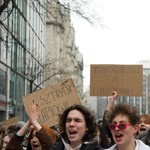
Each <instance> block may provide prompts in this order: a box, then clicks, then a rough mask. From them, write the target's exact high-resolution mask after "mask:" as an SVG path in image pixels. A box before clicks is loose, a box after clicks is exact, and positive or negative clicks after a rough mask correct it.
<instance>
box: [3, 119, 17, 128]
mask: <svg viewBox="0 0 150 150" xmlns="http://www.w3.org/2000/svg"><path fill="white" fill-rule="evenodd" d="M18 121H20V119H19V117H13V118H10V119H8V120H5V121H2V122H0V126H2V127H4V128H5V129H7V128H8V127H9V126H12V125H15V124H16V123H17V122H18Z"/></svg>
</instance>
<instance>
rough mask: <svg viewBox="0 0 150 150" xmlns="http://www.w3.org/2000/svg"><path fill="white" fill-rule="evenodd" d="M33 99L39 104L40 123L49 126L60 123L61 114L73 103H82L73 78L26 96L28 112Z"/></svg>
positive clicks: (24, 98) (25, 101)
mask: <svg viewBox="0 0 150 150" xmlns="http://www.w3.org/2000/svg"><path fill="white" fill-rule="evenodd" d="M33 100H34V101H35V103H36V104H38V105H39V109H38V112H39V116H38V121H39V123H40V124H47V125H48V126H53V125H56V124H58V116H59V114H61V113H62V112H63V111H64V110H65V109H66V108H67V107H69V106H71V105H73V104H81V101H80V98H79V96H78V95H77V92H76V88H75V85H74V83H73V81H72V79H68V80H66V81H65V82H63V83H59V84H57V85H55V86H53V87H48V88H44V89H41V90H39V91H37V92H34V93H31V94H30V95H27V96H24V97H23V103H24V106H25V108H26V111H27V113H28V112H29V106H30V105H31V103H32V102H33Z"/></svg>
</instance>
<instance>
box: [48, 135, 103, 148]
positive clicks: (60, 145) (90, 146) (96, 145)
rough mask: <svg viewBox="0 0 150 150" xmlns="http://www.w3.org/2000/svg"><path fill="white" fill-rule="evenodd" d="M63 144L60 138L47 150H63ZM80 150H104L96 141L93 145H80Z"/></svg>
mask: <svg viewBox="0 0 150 150" xmlns="http://www.w3.org/2000/svg"><path fill="white" fill-rule="evenodd" d="M64 148H65V147H64V144H63V141H62V139H61V138H59V139H58V140H57V142H56V143H55V144H54V145H53V146H52V147H51V148H50V149H49V150H64ZM80 150H104V149H103V148H102V147H101V146H100V145H99V144H98V143H97V141H96V142H94V143H87V144H82V146H81V148H80Z"/></svg>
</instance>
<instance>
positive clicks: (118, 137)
mask: <svg viewBox="0 0 150 150" xmlns="http://www.w3.org/2000/svg"><path fill="white" fill-rule="evenodd" d="M106 117H107V119H108V123H109V129H110V130H111V133H112V136H113V140H114V142H115V144H114V145H113V146H112V147H110V148H109V149H108V150H150V147H149V146H147V145H146V144H144V143H143V142H142V141H141V140H136V139H135V135H136V134H137V132H138V125H139V123H140V115H139V113H138V111H137V110H136V108H135V107H132V106H130V105H127V104H124V103H121V104H117V105H115V106H114V107H112V108H111V111H109V112H108V113H107V114H106Z"/></svg>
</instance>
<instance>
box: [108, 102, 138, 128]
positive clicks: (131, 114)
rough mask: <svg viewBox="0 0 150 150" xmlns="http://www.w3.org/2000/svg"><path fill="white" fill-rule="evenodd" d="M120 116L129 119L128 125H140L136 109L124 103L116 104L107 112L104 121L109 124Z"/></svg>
mask: <svg viewBox="0 0 150 150" xmlns="http://www.w3.org/2000/svg"><path fill="white" fill-rule="evenodd" d="M120 114H121V115H125V116H127V117H128V118H129V122H130V124H131V125H133V126H134V125H136V124H139V123H140V114H139V112H138V111H137V109H136V107H134V106H131V105H128V104H125V103H120V104H116V105H115V106H114V107H113V108H112V109H111V111H110V112H107V113H106V120H107V121H108V123H111V122H112V120H113V119H114V118H115V117H116V116H117V115H120Z"/></svg>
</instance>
